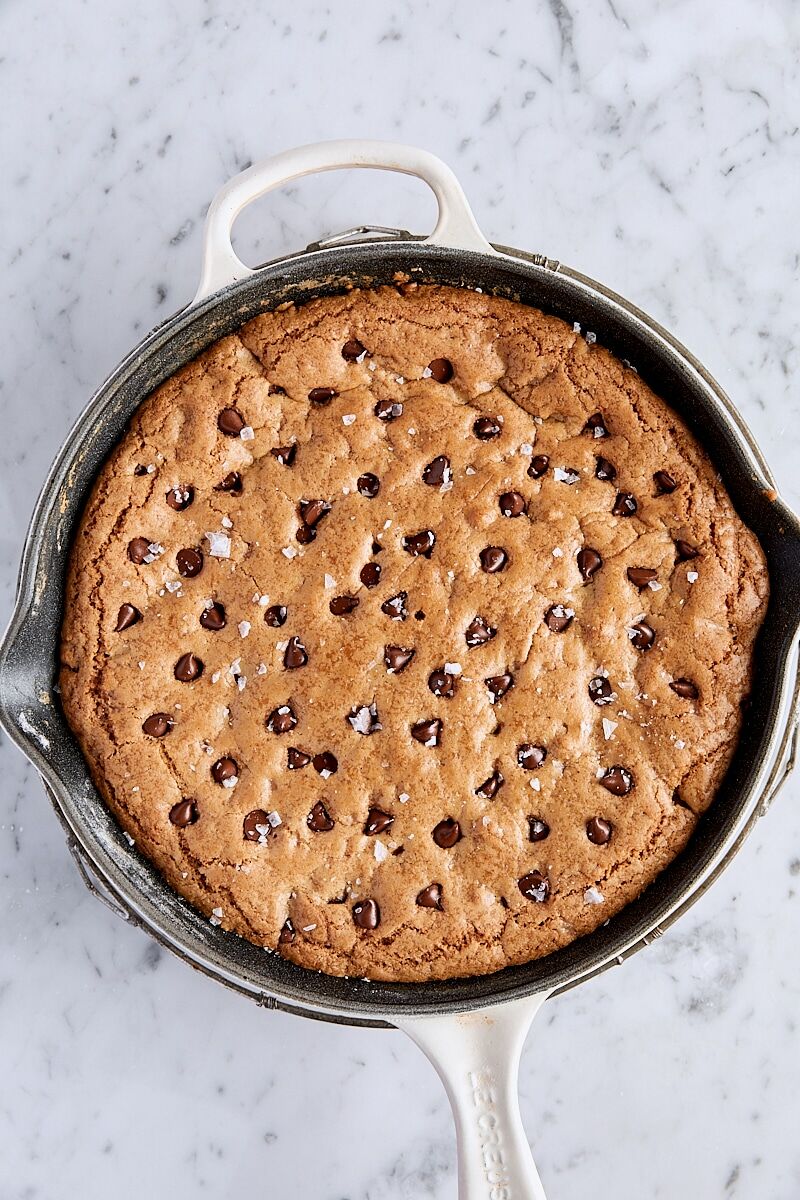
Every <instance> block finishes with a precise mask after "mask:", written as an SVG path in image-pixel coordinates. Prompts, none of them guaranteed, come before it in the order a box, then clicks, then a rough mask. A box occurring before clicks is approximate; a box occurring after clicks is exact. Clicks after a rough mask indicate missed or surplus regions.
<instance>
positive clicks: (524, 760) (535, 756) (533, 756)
mask: <svg viewBox="0 0 800 1200" xmlns="http://www.w3.org/2000/svg"><path fill="white" fill-rule="evenodd" d="M546 758H547V750H546V748H545V747H544V746H534V745H532V743H531V742H523V743H522V745H521V746H517V762H518V763H519V765H520V766H521V767H522V768H523V770H525V771H538V769H539V767H541V766H543V765H544V760H545V759H546Z"/></svg>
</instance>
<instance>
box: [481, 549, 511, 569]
mask: <svg viewBox="0 0 800 1200" xmlns="http://www.w3.org/2000/svg"><path fill="white" fill-rule="evenodd" d="M480 559H481V569H482V570H483V571H485V572H486V574H487V575H496V574H497V572H498V571H502V570H503V568H504V567H505V566H506V563H507V562H508V554H507V553H506V552H505V550H504V549H503V547H502V546H487V547H486V548H485V549H484V550H481V553H480Z"/></svg>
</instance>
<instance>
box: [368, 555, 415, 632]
mask: <svg viewBox="0 0 800 1200" xmlns="http://www.w3.org/2000/svg"><path fill="white" fill-rule="evenodd" d="M368 565H369V566H372V565H375V564H372V563H370V564H368ZM362 574H363V571H362ZM376 582H377V580H376ZM367 586H368V587H374V586H375V585H374V584H367ZM407 599H408V592H398V593H397V595H396V596H392V597H391V598H390V599H389V600H384V602H383V604H382V605H381V612H382V613H385V614H386V616H387V617H391V618H392V620H393V621H405V619H406V617H407V616H408V611H407V609H406V600H407Z"/></svg>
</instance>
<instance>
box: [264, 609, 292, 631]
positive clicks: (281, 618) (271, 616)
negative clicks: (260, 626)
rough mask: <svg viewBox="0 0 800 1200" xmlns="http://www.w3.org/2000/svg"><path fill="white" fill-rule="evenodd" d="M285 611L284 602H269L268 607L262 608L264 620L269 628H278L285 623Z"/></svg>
mask: <svg viewBox="0 0 800 1200" xmlns="http://www.w3.org/2000/svg"><path fill="white" fill-rule="evenodd" d="M286 612H287V609H286V605H285V604H270V606H269V608H267V609H265V610H264V621H265V622H266V624H267V625H269V627H270V629H280V627H281V625H285V624H286Z"/></svg>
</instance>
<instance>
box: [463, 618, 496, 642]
mask: <svg viewBox="0 0 800 1200" xmlns="http://www.w3.org/2000/svg"><path fill="white" fill-rule="evenodd" d="M496 633H497V630H496V629H495V628H494V626H493V625H490V624H489V622H488V621H487V620H486V619H485V618H484V617H481V616H480V615H479V616H476V617H473V618H472V620H471V621H470V623H469V625H468V626H467V628H466V629H465V630H464V640H465V641H466V643H467V645H468V646H469V647H470V649H472V647H473V646H483V645H484V644H485V643H486V642H490V641H491V640H492V638H493V637H494V636H495V634H496Z"/></svg>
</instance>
